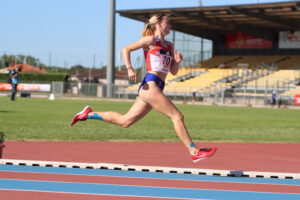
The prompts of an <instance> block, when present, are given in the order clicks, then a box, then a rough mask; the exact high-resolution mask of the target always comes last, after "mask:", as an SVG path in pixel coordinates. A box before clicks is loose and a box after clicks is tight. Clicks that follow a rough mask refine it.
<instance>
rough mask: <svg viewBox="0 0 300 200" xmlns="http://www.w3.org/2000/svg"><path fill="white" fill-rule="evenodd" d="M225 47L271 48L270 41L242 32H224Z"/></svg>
mask: <svg viewBox="0 0 300 200" xmlns="http://www.w3.org/2000/svg"><path fill="white" fill-rule="evenodd" d="M226 48H227V49H263V48H265V49H268V48H272V41H270V40H265V39H261V38H257V37H254V36H252V35H247V34H244V33H228V34H226Z"/></svg>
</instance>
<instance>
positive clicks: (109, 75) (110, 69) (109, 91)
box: [106, 0, 116, 98]
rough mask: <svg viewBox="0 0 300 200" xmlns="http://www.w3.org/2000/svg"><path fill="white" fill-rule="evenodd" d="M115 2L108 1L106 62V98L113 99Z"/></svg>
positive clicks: (112, 0)
mask: <svg viewBox="0 0 300 200" xmlns="http://www.w3.org/2000/svg"><path fill="white" fill-rule="evenodd" d="M115 1H116V0H109V2H110V13H109V22H108V24H109V27H108V30H109V32H108V61H107V69H106V80H107V85H106V97H108V98H111V97H113V84H114V82H115V23H116V22H115V11H116V4H115Z"/></svg>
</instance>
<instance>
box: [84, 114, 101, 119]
mask: <svg viewBox="0 0 300 200" xmlns="http://www.w3.org/2000/svg"><path fill="white" fill-rule="evenodd" d="M87 118H88V119H97V120H103V118H102V117H101V116H100V115H98V114H97V113H94V114H93V115H88V116H87Z"/></svg>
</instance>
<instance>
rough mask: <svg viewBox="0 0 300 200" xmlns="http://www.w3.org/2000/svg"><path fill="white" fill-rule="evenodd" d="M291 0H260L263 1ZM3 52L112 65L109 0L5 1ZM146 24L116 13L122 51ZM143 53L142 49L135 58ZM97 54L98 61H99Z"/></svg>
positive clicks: (210, 1) (172, 2)
mask: <svg viewBox="0 0 300 200" xmlns="http://www.w3.org/2000/svg"><path fill="white" fill-rule="evenodd" d="M283 1H289V0H279V1H276V0H259V2H260V3H269V2H283ZM257 2H258V0H223V1H220V0H202V5H203V6H216V5H232V4H249V3H257ZM198 5H199V0H147V1H146V0H116V9H117V10H127V9H150V8H169V7H173V8H174V7H195V6H198ZM0 8H1V12H0V19H2V20H1V21H2V23H1V31H0V55H2V54H4V53H6V54H13V55H16V54H23V55H32V56H34V57H36V58H39V59H40V60H41V62H42V63H44V64H47V65H48V64H51V65H58V66H62V67H63V66H65V67H70V66H72V65H75V64H82V65H85V66H87V67H93V66H94V61H95V66H96V67H97V68H98V67H100V66H102V65H106V63H107V47H108V43H107V40H108V27H109V25H108V14H109V0H1V1H0ZM142 28H143V23H141V22H137V21H135V20H130V19H127V18H124V17H121V16H119V15H118V14H117V15H116V52H117V53H116V64H119V63H120V61H119V55H118V54H119V53H118V52H119V51H120V50H121V48H122V47H123V46H125V45H127V44H129V43H132V42H134V41H136V40H138V39H139V38H140V36H141V29H142ZM138 54H141V51H140V52H136V53H135V54H134V55H133V56H137V55H138ZM94 58H95V60H94Z"/></svg>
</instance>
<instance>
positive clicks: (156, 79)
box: [138, 73, 165, 93]
mask: <svg viewBox="0 0 300 200" xmlns="http://www.w3.org/2000/svg"><path fill="white" fill-rule="evenodd" d="M150 81H154V82H155V83H156V84H157V86H158V87H159V88H160V89H161V91H163V90H164V88H165V82H164V81H163V80H161V79H160V78H159V77H158V76H156V75H154V74H151V73H147V74H146V76H145V77H144V80H143V81H142V83H141V84H140V87H139V90H138V93H139V92H140V89H141V88H142V87H143V86H144V85H145V84H146V83H147V82H150Z"/></svg>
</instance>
